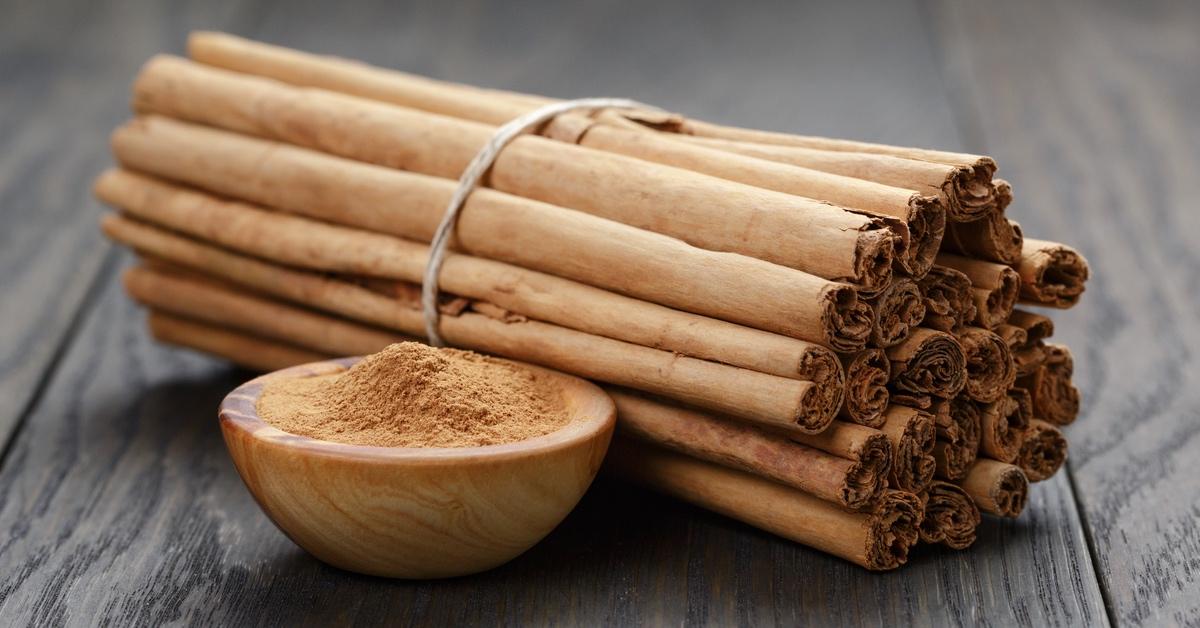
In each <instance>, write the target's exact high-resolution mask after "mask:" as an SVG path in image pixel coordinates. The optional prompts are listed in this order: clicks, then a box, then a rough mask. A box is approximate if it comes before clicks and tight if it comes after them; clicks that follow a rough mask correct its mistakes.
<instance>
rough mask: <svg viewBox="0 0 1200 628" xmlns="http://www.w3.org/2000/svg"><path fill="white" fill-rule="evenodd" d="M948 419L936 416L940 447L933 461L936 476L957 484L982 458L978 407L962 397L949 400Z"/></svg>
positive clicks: (937, 445)
mask: <svg viewBox="0 0 1200 628" xmlns="http://www.w3.org/2000/svg"><path fill="white" fill-rule="evenodd" d="M947 405H948V406H949V408H948V411H947V412H946V413H945V415H944V416H943V415H940V414H939V415H934V421H935V427H936V429H937V443H935V444H934V449H933V457H934V460H935V461H936V463H937V474H938V476H940V477H943V478H946V479H948V480H958V479H960V478H962V477H963V476H964V475H966V474H967V470H968V469H970V468H971V465H972V464H975V460H976V458H977V457H978V455H979V438H980V416H979V415H980V412H979V406H977V405H976V404H975V403H974V402H972V401H970V400H969V399H967V397H966V395H959V396H958V397H955V398H954V399H951V400H949V402H948V403H947Z"/></svg>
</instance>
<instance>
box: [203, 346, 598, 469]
mask: <svg viewBox="0 0 1200 628" xmlns="http://www.w3.org/2000/svg"><path fill="white" fill-rule="evenodd" d="M363 357H364V356H351V357H346V358H337V359H333V360H323V361H320V362H310V363H308V364H301V365H298V366H292V367H289V368H285V369H281V370H278V371H273V372H271V373H267V374H265V375H260V376H258V377H256V378H254V379H252V380H250V381H248V382H245V383H244V384H242V385H240V386H238V387H237V388H235V389H233V390H232V391H230V393H229V394H227V395H226V396H225V398H224V399H223V400H222V401H221V405H220V408H219V410H218V412H217V416H218V419H219V421H220V424H221V429H222V431H225V432H226V435H227V437H228V435H229V434H228V433H229V431H235V432H240V433H242V434H244V435H245V436H247V437H249V438H251V439H253V440H255V441H259V442H261V443H263V444H271V445H276V446H281V447H286V448H290V449H294V450H296V451H298V452H303V453H305V454H308V455H316V456H325V457H335V458H353V459H357V460H361V461H364V462H389V463H396V462H406V463H419V462H429V463H444V462H450V463H455V462H459V463H461V462H466V461H481V460H487V461H500V460H506V459H513V458H525V457H528V456H530V455H534V454H541V453H548V452H551V451H556V450H559V449H563V448H566V447H570V446H573V445H576V444H579V443H582V442H586V441H589V440H592V439H594V438H597V437H599V436H601V435H603V434H604V433H606V432H609V431H611V430H612V428H613V426H614V425H615V423H616V405H615V403H614V402H613V400H612V398H611V397H609V396H608V393H606V392H604V390H603V389H601V388H600V387H599V386H596V385H595V384H593V383H591V382H589V381H586V380H584V379H581V378H579V377H575V376H573V375H568V374H566V373H561V372H558V371H554V370H551V369H546V368H542V367H540V366H534V365H532V364H526V363H524V362H517V361H515V360H503V361H504V362H509V363H511V364H515V365H517V366H520V367H522V368H527V369H531V370H534V371H538V372H542V373H545V374H548V375H550V376H552V377H555V378H558V379H561V380H562V381H563V383H564V387H567V388H576V389H577V390H578V391H579V392H580V393H581V394H580V395H578V396H579V397H580V398H582V399H584V400H585V401H584V402H583V403H581V404H579V407H577V408H574V409H573V410H572V417H571V421H570V422H569V423H567V424H566V425H564V426H563V427H561V428H559V429H557V430H555V431H553V432H550V433H549V434H543V435H541V436H535V437H534V438H529V439H525V440H520V441H515V442H511V443H503V444H499V445H483V446H479V447H381V446H376V445H354V444H350V443H338V442H333V441H326V440H319V439H315V438H310V437H308V436H302V435H299V434H292V433H290V432H285V431H283V430H281V429H279V428H277V427H275V426H273V425H271V424H270V423H267V422H266V421H265V420H263V419H262V417H260V416H259V415H258V411H257V404H258V398H259V396H260V395H261V394H262V390H263V387H264V386H265V385H266V383H267V382H268V381H270V380H273V379H279V378H285V377H298V378H299V377H316V376H320V375H331V374H334V373H340V372H344V371H345V370H347V369H348V368H350V367H351V366H353V365H354V364H355V363H357V362H358V361H359V360H362V359H363ZM496 359H502V358H496ZM589 408H596V410H597V411H596V412H594V413H589V412H587V410H588V409H589Z"/></svg>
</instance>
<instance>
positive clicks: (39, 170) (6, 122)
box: [0, 0, 244, 449]
mask: <svg viewBox="0 0 1200 628" xmlns="http://www.w3.org/2000/svg"><path fill="white" fill-rule="evenodd" d="M194 4H196V5H198V7H200V8H199V9H198V10H196V11H195V12H194V14H193V12H190V11H189V10H187V8H186V7H185V6H184V5H182V4H179V5H176V6H174V7H173V8H171V9H164V8H162V7H159V6H158V4H157V3H153V2H133V3H128V2H126V3H115V2H111V3H101V2H96V3H88V2H83V3H80V2H71V1H62V0H49V1H45V2H25V3H5V5H4V6H2V7H0V9H2V10H0V14H2V15H3V16H4V17H3V19H2V20H0V267H3V268H4V269H5V271H4V273H3V274H0V295H3V296H0V299H2V304H3V315H2V318H0V449H2V447H3V444H4V443H5V442H7V440H8V437H9V435H10V434H11V432H12V431H13V429H14V428H15V427H16V425H17V423H18V422H19V419H20V417H21V416H22V413H23V412H24V411H25V410H26V409H27V408H28V406H29V404H30V402H31V401H32V400H33V399H34V398H35V397H36V395H37V393H38V391H39V386H40V382H41V381H42V379H43V378H44V376H45V374H46V372H47V370H48V369H49V368H50V367H51V366H52V364H53V363H54V360H55V359H56V356H57V355H58V354H59V351H60V349H61V347H62V346H63V343H64V339H65V337H66V336H67V335H68V334H69V333H70V331H71V329H72V328H73V325H74V324H75V322H76V320H77V313H78V312H79V310H80V307H81V306H82V305H83V304H84V302H85V301H86V300H87V294H88V291H89V288H90V287H92V286H94V285H95V280H96V277H97V274H98V269H99V268H100V267H101V266H102V264H103V262H104V260H105V259H106V256H107V255H108V253H109V247H108V245H107V244H106V243H105V242H104V240H103V238H102V237H101V236H100V233H99V230H98V229H97V219H98V218H99V216H100V209H99V204H98V203H97V202H95V201H94V200H92V197H91V191H90V190H91V182H92V179H93V178H94V177H95V176H96V175H97V174H99V173H100V171H101V170H103V169H104V167H105V166H106V165H107V164H108V163H109V162H110V159H109V156H108V142H107V137H108V133H109V131H110V130H111V129H112V128H113V127H114V126H116V125H117V124H118V123H119V122H120V121H121V120H122V119H123V118H125V117H127V116H128V115H129V114H128V113H127V112H128V110H129V106H128V102H129V93H128V86H129V84H130V81H131V80H132V77H133V74H134V73H135V72H136V71H137V68H138V66H139V65H141V63H142V62H143V61H145V59H147V58H148V57H149V56H150V55H151V54H154V53H155V52H161V51H167V50H177V49H182V45H183V36H184V34H185V33H186V32H187V30H188V28H189V27H190V26H193V25H196V24H210V25H211V24H228V23H233V22H234V21H236V20H235V17H236V15H237V14H236V12H233V11H232V10H230V9H228V8H226V9H225V11H229V15H225V14H223V13H222V12H221V11H219V10H218V9H216V8H205V7H207V6H208V3H200V2H196V3H194ZM10 5H11V6H10ZM242 19H244V17H243V18H242Z"/></svg>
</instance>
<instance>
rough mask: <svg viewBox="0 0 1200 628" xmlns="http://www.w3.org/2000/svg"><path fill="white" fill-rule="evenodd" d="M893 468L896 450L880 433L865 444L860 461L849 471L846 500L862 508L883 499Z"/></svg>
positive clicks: (860, 452)
mask: <svg viewBox="0 0 1200 628" xmlns="http://www.w3.org/2000/svg"><path fill="white" fill-rule="evenodd" d="M891 466H892V447H891V444H890V443H889V442H888V440H887V437H886V436H884V435H883V434H878V435H875V436H872V437H871V438H868V439H866V440H865V441H864V443H863V445H862V447H861V448H860V449H859V452H858V459H857V460H855V461H854V462H853V464H851V465H850V469H849V470H848V471H847V472H846V484H845V488H844V489H843V495H844V496H843V500H844V502H845V504H846V506H847V507H848V508H854V509H859V508H863V507H866V506H868V505H871V504H872V503H874V502H875V501H877V500H878V499H879V496H880V495H881V493H882V492H883V491H884V490H885V489H886V487H887V481H888V472H889V471H890V470H891Z"/></svg>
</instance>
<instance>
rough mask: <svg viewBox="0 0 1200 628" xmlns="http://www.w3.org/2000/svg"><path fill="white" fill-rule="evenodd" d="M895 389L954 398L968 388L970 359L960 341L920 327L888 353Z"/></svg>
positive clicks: (892, 382)
mask: <svg viewBox="0 0 1200 628" xmlns="http://www.w3.org/2000/svg"><path fill="white" fill-rule="evenodd" d="M887 355H888V359H889V360H890V361H891V363H892V379H891V385H892V386H893V387H894V388H895V389H896V390H900V391H905V392H910V393H915V394H918V395H937V396H939V397H947V398H948V397H953V396H954V395H955V393H957V392H958V391H959V390H962V388H963V386H964V385H966V379H967V377H966V376H967V367H966V356H965V355H964V354H963V349H962V345H960V344H959V343H958V340H956V339H955V338H954V336H951V335H950V334H947V333H945V332H940V331H935V330H932V329H927V328H924V327H918V328H916V329H914V330H913V331H912V333H911V334H909V336H908V338H907V339H905V340H904V342H901V343H900V344H898V345H896V346H894V347H891V348H889V349H888V350H887Z"/></svg>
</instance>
